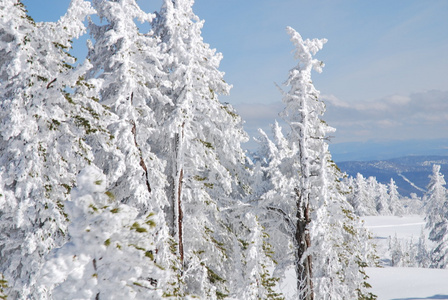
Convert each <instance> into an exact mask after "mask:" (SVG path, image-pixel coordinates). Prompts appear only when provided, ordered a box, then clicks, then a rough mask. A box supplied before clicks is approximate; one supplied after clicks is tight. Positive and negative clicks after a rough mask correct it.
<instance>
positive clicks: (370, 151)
mask: <svg viewBox="0 0 448 300" xmlns="http://www.w3.org/2000/svg"><path fill="white" fill-rule="evenodd" d="M329 146H330V152H331V156H332V157H333V160H334V161H335V162H341V161H371V160H385V159H390V158H394V157H404V156H421V155H441V156H445V155H447V156H448V139H427V140H394V141H366V142H350V143H336V144H333V143H330V144H329Z"/></svg>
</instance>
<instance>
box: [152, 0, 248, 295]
mask: <svg viewBox="0 0 448 300" xmlns="http://www.w3.org/2000/svg"><path fill="white" fill-rule="evenodd" d="M192 5H193V1H191V0H177V1H172V0H166V1H164V4H163V7H162V9H161V11H160V14H159V15H158V18H157V19H156V20H155V21H154V22H153V28H154V32H155V35H156V36H157V37H158V38H160V40H161V44H160V47H161V50H162V52H163V53H164V54H165V55H166V56H165V57H164V61H163V70H164V72H165V74H166V75H165V77H164V81H163V82H162V84H161V85H160V87H159V88H160V90H161V91H162V93H163V94H164V95H166V96H168V97H169V99H170V102H169V103H166V104H165V103H160V102H157V101H154V102H153V106H151V107H153V110H154V111H157V113H156V120H157V123H158V125H159V126H160V133H159V134H158V135H157V136H156V138H155V139H154V141H153V145H154V149H157V153H160V155H161V157H162V158H163V159H164V160H166V161H167V168H166V175H167V178H168V182H169V185H168V187H167V190H166V192H167V196H168V198H169V202H170V205H171V210H170V211H168V215H169V216H170V220H169V221H170V227H171V229H172V230H171V234H172V236H173V237H174V239H175V242H176V249H177V251H176V252H177V255H178V256H179V258H180V260H181V262H182V265H181V266H180V268H181V269H182V272H183V278H184V279H185V283H186V287H185V290H184V292H185V293H190V294H194V295H198V296H201V297H207V298H215V297H217V298H222V297H223V296H224V295H226V294H229V293H230V294H231V293H232V289H233V288H234V287H235V286H238V285H233V286H232V284H231V280H232V272H233V268H231V267H230V266H231V265H232V264H233V263H234V258H233V257H232V256H231V255H229V254H230V253H231V251H233V250H231V249H229V247H228V246H227V245H228V242H230V241H231V240H232V237H231V236H232V234H233V233H232V232H233V228H232V226H231V224H232V221H231V220H229V219H228V217H227V212H230V211H231V210H225V209H223V208H226V207H231V206H233V205H234V204H235V203H236V201H237V200H241V199H242V197H243V195H244V194H245V193H246V191H245V189H247V186H246V185H245V181H246V178H245V177H247V176H248V175H247V174H246V172H247V171H245V168H244V164H245V155H244V153H243V151H242V149H241V143H242V142H243V141H245V140H246V139H247V137H246V134H245V133H244V132H243V130H242V121H241V118H240V117H239V116H238V115H237V114H236V113H235V111H234V110H233V108H232V107H231V106H230V105H226V104H223V103H221V102H220V101H219V99H218V95H220V94H221V95H222V94H227V93H228V92H229V90H230V86H229V85H228V84H227V83H226V82H225V81H224V80H223V76H224V73H222V72H221V71H219V70H218V67H219V63H220V60H221V58H222V56H221V54H218V53H216V52H215V50H212V49H210V47H209V45H208V44H206V43H204V41H203V39H202V37H201V28H202V26H203V22H202V21H200V20H199V18H198V17H197V16H196V15H195V14H194V12H193V10H192ZM236 227H238V226H236ZM229 229H230V230H229ZM187 233H188V234H187Z"/></svg>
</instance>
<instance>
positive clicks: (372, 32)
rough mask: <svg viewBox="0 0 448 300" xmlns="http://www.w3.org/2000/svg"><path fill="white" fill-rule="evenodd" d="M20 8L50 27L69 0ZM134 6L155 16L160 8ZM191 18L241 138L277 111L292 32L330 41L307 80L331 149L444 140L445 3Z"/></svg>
mask: <svg viewBox="0 0 448 300" xmlns="http://www.w3.org/2000/svg"><path fill="white" fill-rule="evenodd" d="M24 3H25V4H26V5H27V7H28V9H29V12H30V15H31V16H32V17H34V18H35V19H36V20H37V21H43V20H49V21H55V20H57V18H58V17H59V16H60V15H61V14H63V13H64V11H65V10H66V8H67V7H68V5H69V0H39V1H36V0H27V1H24ZM138 3H140V5H141V6H142V8H143V9H145V10H146V11H154V10H157V9H159V7H160V5H161V3H162V1H161V0H157V1H150V0H147V1H144V0H140V1H138ZM194 11H195V13H196V14H197V15H198V16H199V17H200V18H201V19H203V20H205V24H204V28H203V37H204V40H205V41H206V42H207V43H209V44H210V45H211V47H212V48H216V49H217V50H218V51H219V52H221V53H223V55H224V59H223V61H222V64H221V70H222V71H224V72H226V76H225V79H226V81H228V82H229V83H231V84H233V89H232V91H231V95H230V96H227V97H221V100H222V101H226V102H230V103H232V104H233V105H234V106H235V107H236V108H237V110H238V111H239V113H240V114H241V115H242V116H243V118H244V119H245V120H246V127H245V128H246V130H247V131H248V132H249V134H251V135H256V128H258V127H261V128H263V129H265V130H269V124H270V123H272V122H273V121H274V119H276V118H277V119H278V113H279V112H280V111H281V110H282V108H283V105H282V103H281V95H280V93H279V91H278V90H277V88H276V86H275V84H274V83H278V84H282V83H283V82H284V81H285V80H286V78H287V75H288V71H289V69H291V68H292V67H293V66H294V65H295V64H296V61H294V59H293V56H292V50H293V47H292V44H291V43H290V42H289V37H288V35H287V34H286V32H285V27H286V26H291V27H293V28H295V29H296V30H297V31H298V32H300V33H301V35H302V36H303V37H304V38H315V37H317V38H327V39H328V42H327V44H326V45H325V46H324V49H323V50H322V51H320V52H319V53H318V54H317V58H319V59H321V60H323V61H324V62H325V64H326V66H325V68H324V71H323V73H321V74H317V73H315V74H314V75H313V80H314V84H315V86H316V88H317V89H318V90H320V91H321V96H322V98H323V99H324V100H325V101H326V103H327V113H326V115H325V116H324V119H325V120H326V121H327V122H328V123H329V124H330V125H332V126H333V127H336V128H337V132H336V133H335V134H334V136H335V137H334V138H333V143H345V142H367V141H370V142H372V141H383V140H409V139H417V140H420V139H442V138H443V139H448V1H446V0H431V1H423V0H420V1H412V0H393V1H392V0H375V1H367V0H365V1H355V0H344V1H342V0H341V1H339V0H326V1H321V0H275V1H273V0H245V1H241V0H197V1H196V3H195V5H194ZM447 146H448V145H447ZM249 147H252V145H250V146H249ZM338 149H339V148H338ZM411 152H412V151H411Z"/></svg>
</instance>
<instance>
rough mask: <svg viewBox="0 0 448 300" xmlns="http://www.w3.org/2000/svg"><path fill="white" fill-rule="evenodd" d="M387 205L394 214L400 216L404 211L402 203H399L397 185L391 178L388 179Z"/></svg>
mask: <svg viewBox="0 0 448 300" xmlns="http://www.w3.org/2000/svg"><path fill="white" fill-rule="evenodd" d="M389 207H390V211H391V212H392V214H393V215H394V216H402V215H403V213H404V207H403V204H401V203H400V194H399V193H398V187H397V185H396V184H395V181H394V179H393V178H391V179H390V183H389Z"/></svg>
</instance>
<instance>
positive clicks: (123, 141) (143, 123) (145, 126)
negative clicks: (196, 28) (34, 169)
mask: <svg viewBox="0 0 448 300" xmlns="http://www.w3.org/2000/svg"><path fill="white" fill-rule="evenodd" d="M92 4H93V7H94V8H95V9H96V10H97V15H98V17H99V18H100V19H102V20H103V23H102V24H100V25H97V24H95V23H93V22H91V23H90V24H89V29H90V32H91V34H92V36H93V38H94V41H95V43H92V42H91V43H90V45H89V52H88V58H89V59H90V61H91V62H92V64H93V68H92V69H91V71H90V72H89V74H88V76H87V77H88V78H91V79H94V80H96V81H97V82H98V83H97V85H98V88H99V90H100V94H99V102H100V103H101V104H102V105H103V106H105V107H107V108H108V109H109V110H110V112H111V114H113V115H114V116H116V117H115V118H110V119H109V120H108V124H107V127H108V130H109V131H110V132H111V133H112V135H113V138H112V140H111V143H112V145H114V148H111V149H110V150H109V149H104V148H101V147H95V148H97V149H98V150H97V151H96V155H95V160H94V162H95V164H96V165H98V166H99V167H100V168H101V169H102V170H103V171H104V172H105V174H106V176H107V177H108V178H109V182H110V184H111V185H110V187H108V190H110V192H111V193H113V194H114V197H115V201H116V202H117V203H120V202H121V203H125V204H128V205H129V206H130V207H133V208H136V209H137V210H138V213H139V215H138V216H139V217H141V216H142V215H146V214H148V213H152V214H154V215H153V217H152V218H153V219H154V222H155V224H156V228H155V234H154V236H152V238H153V239H154V243H155V245H156V249H157V251H155V252H154V253H153V255H154V257H155V258H154V259H155V260H157V262H158V264H159V265H162V266H164V267H166V268H167V269H168V270H170V272H165V276H167V278H171V279H170V280H172V281H175V280H176V276H179V274H178V273H179V272H176V271H173V270H172V269H170V268H169V265H170V264H172V263H174V264H176V261H178V259H177V258H176V257H175V255H174V254H173V252H172V240H171V239H170V237H169V233H168V229H167V223H166V218H165V213H164V209H165V208H167V207H168V205H169V203H168V201H167V197H166V195H165V188H166V186H167V184H168V183H167V178H166V176H165V174H164V170H165V168H166V164H165V162H164V161H163V159H162V158H161V155H159V154H156V152H155V150H154V147H153V145H154V144H155V143H154V140H155V139H156V137H157V135H158V131H159V124H157V117H156V114H157V112H156V111H155V110H157V109H158V108H157V107H156V106H155V105H154V103H158V104H159V105H160V106H163V105H166V104H167V103H169V102H170V99H169V98H167V97H166V96H164V95H163V94H162V93H161V92H160V90H161V88H160V85H161V84H163V83H162V79H163V78H162V75H163V73H162V70H161V62H160V60H161V57H162V56H161V51H160V49H159V48H158V40H157V38H155V37H154V35H153V34H152V32H151V31H150V32H147V33H145V34H143V33H141V32H140V30H139V28H138V27H137V24H136V23H135V21H140V22H142V23H146V24H149V23H150V22H151V21H152V20H153V17H154V15H153V14H148V13H145V12H144V11H142V10H141V9H140V7H139V6H138V4H137V3H136V2H135V1H134V0H120V1H99V0H98V1H93V2H92ZM153 108H155V109H153ZM136 259H137V258H136ZM177 263H178V262H177ZM171 271H173V272H171ZM167 280H168V279H167Z"/></svg>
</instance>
